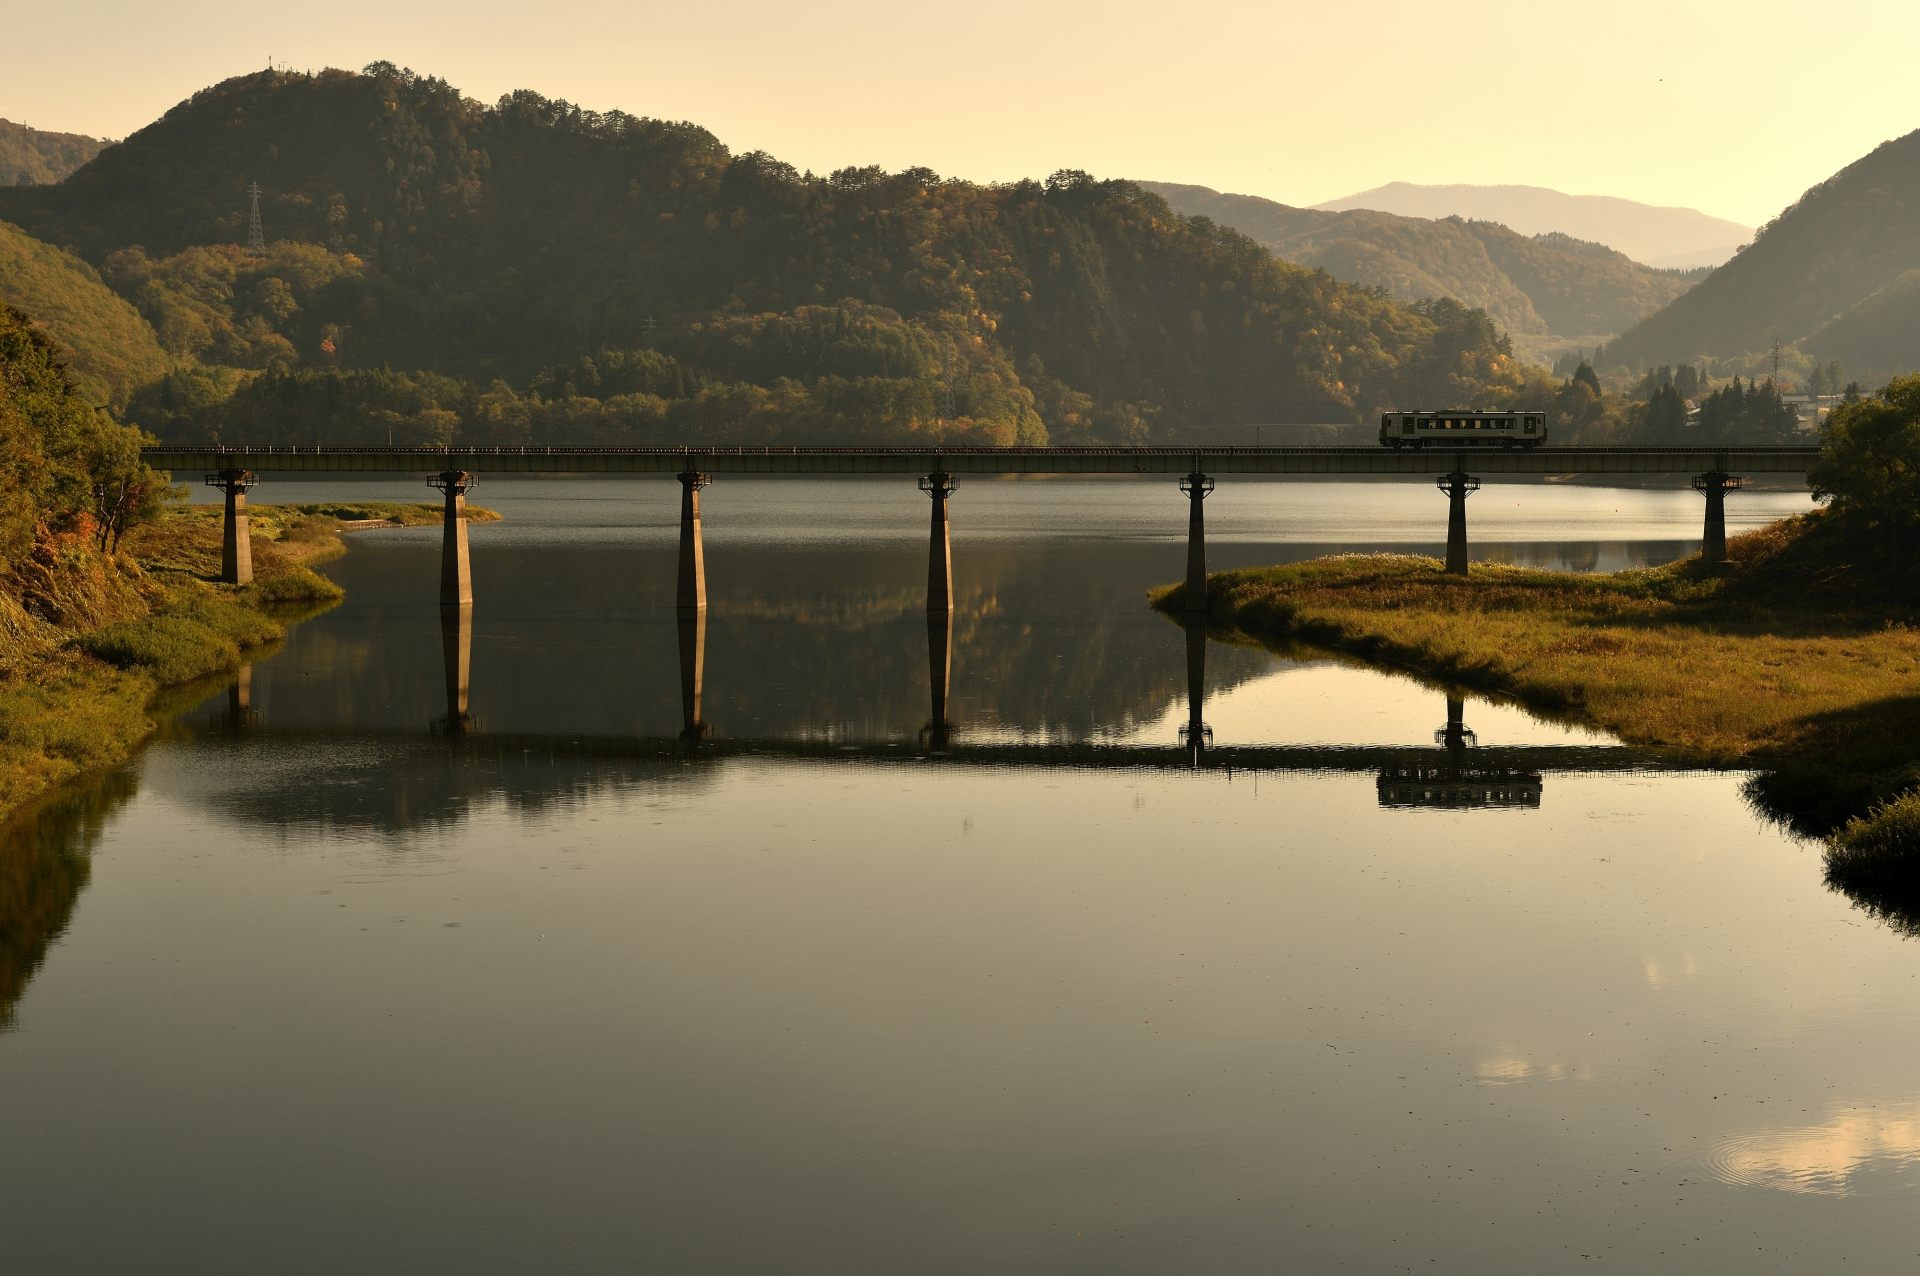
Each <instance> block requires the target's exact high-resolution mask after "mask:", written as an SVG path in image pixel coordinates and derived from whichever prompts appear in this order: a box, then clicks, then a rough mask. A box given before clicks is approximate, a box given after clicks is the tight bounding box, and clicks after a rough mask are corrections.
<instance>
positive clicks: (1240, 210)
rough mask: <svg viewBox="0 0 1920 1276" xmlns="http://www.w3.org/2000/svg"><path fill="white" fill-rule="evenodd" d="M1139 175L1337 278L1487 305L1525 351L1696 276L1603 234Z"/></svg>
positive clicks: (1591, 333) (1582, 336) (1617, 316)
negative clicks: (1264, 194)
mask: <svg viewBox="0 0 1920 1276" xmlns="http://www.w3.org/2000/svg"><path fill="white" fill-rule="evenodd" d="M1140 184H1141V185H1142V186H1143V187H1145V188H1146V189H1148V190H1150V191H1153V192H1155V193H1156V194H1159V195H1161V196H1163V197H1164V198H1165V199H1166V200H1167V202H1168V203H1169V204H1171V205H1172V206H1173V207H1174V208H1176V209H1178V210H1179V211H1181V212H1183V213H1187V214H1189V215H1196V216H1205V217H1211V218H1212V219H1214V220H1215V221H1217V222H1220V223H1221V224H1223V225H1226V226H1231V227H1233V228H1234V229H1235V230H1238V231H1241V232H1243V233H1245V234H1247V235H1250V236H1252V237H1253V238H1254V239H1255V240H1257V241H1259V242H1260V243H1261V244H1263V245H1265V246H1266V247H1268V248H1270V249H1272V250H1273V251H1274V253H1275V254H1277V255H1278V256H1280V257H1283V258H1285V259H1286V260H1288V261H1293V262H1299V263H1300V264H1302V265H1306V266H1317V267H1319V268H1321V269H1323V270H1325V271H1327V272H1328V273H1329V274H1331V275H1333V276H1334V277H1335V278H1336V279H1343V280H1346V281H1348V282H1350V283H1356V284H1365V285H1368V286H1371V287H1376V288H1385V289H1386V290H1387V291H1388V292H1390V293H1392V294H1393V295H1394V296H1396V297H1398V298H1401V299H1402V300H1407V301H1411V300H1415V299H1417V298H1421V297H1451V298H1453V299H1454V300H1456V301H1460V302H1463V303H1465V304H1467V305H1469V306H1479V307H1482V308H1483V309H1485V310H1486V311H1487V313H1488V314H1489V315H1491V316H1492V317H1493V319H1494V321H1495V322H1496V323H1498V324H1500V325H1501V326H1502V327H1504V328H1506V329H1507V331H1508V332H1509V333H1510V334H1512V336H1513V338H1514V341H1515V344H1516V345H1517V346H1518V347H1519V348H1520V349H1521V350H1522V351H1523V352H1525V353H1531V354H1535V355H1538V356H1543V357H1546V356H1551V355H1553V354H1556V353H1558V352H1559V351H1561V350H1564V349H1567V348H1571V347H1583V348H1584V347H1590V346H1593V345H1596V344H1599V343H1601V342H1604V341H1606V340H1607V339H1609V338H1610V337H1612V336H1614V335H1616V334H1618V333H1620V332H1623V331H1625V330H1626V329H1627V328H1629V327H1631V326H1632V325H1633V324H1635V323H1637V322H1638V321H1639V320H1641V319H1644V318H1646V317H1647V316H1648V315H1650V314H1652V313H1654V312H1655V311H1656V310H1658V309H1659V308H1660V307H1662V306H1664V305H1666V304H1667V303H1668V302H1669V301H1672V300H1673V299H1674V298H1675V297H1678V296H1679V295H1680V294H1681V293H1683V292H1685V291H1686V290H1687V289H1688V288H1690V287H1692V286H1693V284H1694V283H1695V282H1696V281H1697V280H1698V278H1699V277H1700V274H1695V273H1687V272H1680V271H1671V270H1655V269H1653V268H1652V267H1649V266H1643V265H1641V264H1640V263H1639V262H1637V261H1634V260H1632V259H1630V258H1628V257H1625V256H1623V255H1622V254H1620V253H1617V252H1615V251H1614V250H1613V249H1611V248H1608V247H1606V246H1605V245H1603V244H1594V243H1586V242H1584V241H1581V240H1578V239H1572V238H1569V237H1568V236H1566V235H1561V234H1540V235H1533V236H1527V235H1522V234H1519V233H1517V232H1515V231H1513V230H1509V229H1508V228H1507V227H1505V226H1503V225H1500V224H1499V223H1497V222H1490V221H1467V220H1463V219H1462V218H1459V217H1446V218H1441V219H1438V220H1430V219H1428V218H1424V217H1404V216H1400V215H1398V214H1395V213H1385V212H1375V211H1371V210H1368V209H1353V210H1349V211H1343V212H1325V211H1322V210H1319V209H1312V208H1294V207H1291V206H1290V205H1287V204H1281V203H1276V202H1275V201H1273V200H1270V199H1261V198H1259V197H1258V196H1254V195H1228V194H1222V193H1221V192H1219V191H1215V190H1210V189H1209V188H1207V187H1205V186H1180V185H1175V184H1172V183H1168V182H1142V183H1140ZM1700 273H1704V272H1700Z"/></svg>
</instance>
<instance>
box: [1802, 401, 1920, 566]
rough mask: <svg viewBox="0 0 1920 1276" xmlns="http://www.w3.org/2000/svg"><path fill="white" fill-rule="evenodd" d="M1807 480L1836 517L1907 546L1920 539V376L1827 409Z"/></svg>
mask: <svg viewBox="0 0 1920 1276" xmlns="http://www.w3.org/2000/svg"><path fill="white" fill-rule="evenodd" d="M1807 480H1808V483H1809V484H1810V485H1811V486H1812V488H1813V492H1814V495H1815V496H1816V497H1818V498H1819V499H1821V500H1826V501H1830V502H1831V503H1832V510H1833V517H1834V518H1835V519H1837V520H1841V521H1843V522H1845V523H1848V524H1852V525H1854V526H1856V527H1859V528H1862V529H1865V530H1867V531H1870V532H1873V533H1876V534H1879V535H1881V536H1884V537H1886V538H1888V539H1892V540H1897V541H1899V542H1900V543H1901V544H1902V545H1903V546H1906V547H1909V548H1910V547H1911V545H1912V542H1914V541H1915V540H1916V539H1920V375H1913V376H1905V377H1900V378H1898V379H1896V380H1894V381H1893V382H1892V383H1891V384H1889V385H1888V386H1887V388H1886V389H1884V390H1882V391H1881V392H1880V393H1879V394H1876V395H1873V396H1872V397H1870V398H1863V399H1858V400H1854V401H1851V402H1847V403H1843V404H1841V405H1840V406H1839V407H1837V408H1835V409H1834V410H1833V411H1832V412H1830V413H1828V414H1827V421H1826V442H1825V446H1824V447H1823V449H1822V451H1821V456H1820V460H1819V462H1818V463H1816V464H1815V466H1814V468H1813V469H1812V470H1811V471H1810V472H1809V473H1808V475H1807Z"/></svg>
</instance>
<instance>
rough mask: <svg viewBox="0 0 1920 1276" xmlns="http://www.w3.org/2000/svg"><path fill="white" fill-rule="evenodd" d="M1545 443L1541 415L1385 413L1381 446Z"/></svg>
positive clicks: (1448, 411)
mask: <svg viewBox="0 0 1920 1276" xmlns="http://www.w3.org/2000/svg"><path fill="white" fill-rule="evenodd" d="M1546 441H1547V415H1546V413H1544V412H1481V411H1479V410H1477V409H1473V408H1448V409H1442V410H1440V411H1437V412H1385V413H1382V414H1381V416H1380V442H1381V444H1382V445H1383V446H1385V447H1390V448H1409V447H1411V448H1531V447H1539V446H1540V445H1541V444H1542V443H1545V442H1546Z"/></svg>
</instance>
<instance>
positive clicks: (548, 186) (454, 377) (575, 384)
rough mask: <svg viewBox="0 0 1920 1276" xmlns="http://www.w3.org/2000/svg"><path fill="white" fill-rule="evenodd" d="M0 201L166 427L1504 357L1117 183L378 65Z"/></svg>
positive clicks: (1443, 391)
mask: <svg viewBox="0 0 1920 1276" xmlns="http://www.w3.org/2000/svg"><path fill="white" fill-rule="evenodd" d="M253 182H257V183H258V184H259V186H260V188H261V191H262V195H261V197H260V215H261V219H262V223H263V226H264V230H265V239H266V241H267V242H266V244H265V246H264V247H263V248H262V249H260V250H257V251H256V250H250V249H248V248H244V247H242V246H241V245H242V244H243V243H244V242H245V240H246V239H247V238H248V214H249V196H248V193H247V188H248V185H249V184H250V183H253ZM0 217H4V218H7V219H9V220H12V221H15V222H17V223H19V224H20V225H22V226H23V227H25V228H26V229H27V230H28V231H30V232H31V233H32V234H34V235H36V236H38V237H40V238H42V239H46V240H48V241H50V242H54V243H57V244H59V245H61V246H63V247H66V248H68V249H71V250H72V251H74V252H76V253H77V254H79V255H80V256H82V257H84V258H85V259H86V260H87V261H88V262H89V263H91V264H92V265H94V266H95V267H96V268H97V269H98V270H99V272H100V275H101V277H102V278H103V279H104V280H105V281H106V282H107V283H108V284H109V285H111V286H112V287H113V288H114V289H115V290H116V291H118V292H119V293H120V294H121V295H122V296H124V297H126V298H127V299H129V300H130V301H132V302H133V303H134V305H135V306H136V307H138V309H139V310H140V312H141V314H142V315H143V316H144V317H145V318H146V319H147V321H148V322H149V324H150V325H151V326H152V327H153V329H154V330H155V331H156V332H157V334H158V335H159V337H160V340H161V343H162V345H163V347H164V348H165V349H166V350H167V351H168V353H169V354H170V355H172V356H173V357H175V358H177V359H180V360H182V361H183V363H184V366H183V368H182V369H181V370H180V371H178V372H176V373H173V374H169V377H168V378H167V379H166V380H165V382H164V383H163V384H161V385H159V386H158V387H157V388H154V389H153V390H152V392H151V393H148V394H145V395H144V396H142V397H140V398H139V399H138V400H137V402H136V405H135V411H136V412H137V414H138V419H139V420H140V421H141V423H142V424H144V425H147V426H149V427H150V428H153V429H156V430H165V431H168V432H170V433H172V434H174V435H175V436H176V437H182V438H185V437H189V436H191V437H194V438H206V437H212V436H217V435H220V434H222V433H223V432H224V433H225V434H226V435H227V436H228V437H237V435H236V433H235V432H236V431H240V430H242V429H244V430H246V431H248V432H249V434H250V437H253V438H261V437H263V432H264V436H265V437H267V438H269V439H270V438H272V437H282V436H285V437H287V439H288V441H295V440H297V441H302V442H310V441H313V440H314V439H315V438H316V437H330V438H334V439H337V440H340V441H349V440H348V438H347V436H349V435H355V434H356V433H357V436H358V437H363V438H367V439H373V438H379V439H381V440H385V439H388V438H391V439H393V440H394V441H395V442H409V441H412V442H422V443H437V442H444V441H447V440H449V439H451V438H455V437H458V438H460V439H462V440H463V441H469V442H497V443H525V442H566V441H574V442H607V443H617V442H633V443H638V442H648V443H652V442H661V441H666V442H680V441H702V440H713V441H723V440H740V441H756V442H757V441H764V440H767V439H770V438H773V437H785V438H795V439H800V438H805V439H812V440H821V439H840V440H845V441H848V442H854V441H873V442H878V441H884V440H892V441H908V440H917V441H921V442H934V443H938V442H943V441H949V440H950V441H953V442H956V443H962V442H1014V441H1023V442H1025V441H1033V442H1037V441H1041V440H1043V439H1047V438H1051V439H1053V440H1054V441H1056V442H1072V441H1075V440H1094V439H1100V440H1120V439H1148V438H1155V439H1178V438H1184V437H1190V436H1191V435H1192V432H1193V431H1196V430H1208V429H1215V428H1218V427H1220V426H1222V425H1225V424H1233V423H1236V422H1246V421H1260V422H1286V421H1293V422H1353V421H1360V420H1364V419H1365V417H1366V416H1367V415H1368V414H1369V413H1371V412H1372V411H1374V410H1375V409H1377V408H1379V407H1382V406H1384V405H1388V404H1391V403H1394V402H1398V401H1406V402H1412V401H1415V400H1418V401H1423V402H1442V401H1447V402H1451V401H1456V400H1458V401H1466V400H1467V399H1468V398H1473V399H1475V401H1493V400H1495V399H1497V397H1498V394H1499V393H1500V388H1501V386H1503V385H1504V386H1507V387H1508V388H1509V389H1510V388H1511V385H1512V384H1514V383H1515V382H1516V379H1517V377H1518V376H1519V371H1520V370H1519V368H1518V367H1517V364H1516V361H1515V360H1514V359H1512V357H1511V356H1510V354H1509V353H1508V351H1507V349H1506V347H1505V345H1504V343H1503V341H1502V339H1501V337H1500V335H1499V333H1498V331H1497V330H1496V329H1495V328H1494V326H1493V325H1492V323H1491V322H1490V321H1489V320H1488V319H1487V318H1486V316H1485V315H1484V314H1480V313H1478V312H1475V311H1472V310H1470V309H1468V308H1466V307H1462V306H1458V305H1453V304H1452V303H1445V304H1438V305H1424V306H1419V307H1411V306H1406V305H1402V304H1399V303H1397V302H1394V301H1391V300H1389V299H1387V298H1385V297H1383V296H1379V295H1375V294H1373V293H1370V292H1367V291H1364V290H1362V289H1359V288H1355V287H1352V286H1349V285H1345V284H1341V283H1338V282H1336V281H1334V280H1333V279H1331V278H1329V277H1327V276H1326V275H1325V274H1322V273H1319V272H1315V271H1310V270H1305V269H1302V268H1299V267H1295V266H1291V265H1287V264H1284V263H1281V262H1277V261H1275V260H1274V259H1273V257H1272V256H1271V254H1269V253H1268V252H1267V251H1266V250H1265V249H1262V248H1261V247H1259V246H1258V245H1257V244H1255V243H1253V242H1252V241H1251V240H1249V239H1247V238H1246V237H1245V236H1243V235H1240V234H1238V233H1236V232H1233V231H1230V230H1226V229H1224V228H1222V227H1220V226H1218V225H1215V224H1213V223H1210V222H1206V221H1199V220H1191V219H1188V218H1185V217H1181V216H1179V215H1177V214H1176V213H1174V212H1173V211H1172V210H1171V209H1170V208H1169V207H1168V206H1167V204H1166V203H1165V202H1164V201H1162V200H1161V199H1160V198H1158V197H1157V196H1154V195H1152V194H1150V193H1147V192H1144V191H1142V190H1140V189H1139V188H1138V187H1136V186H1134V185H1133V184H1132V183H1129V182H1122V181H1098V180H1095V179H1093V178H1091V177H1088V176H1087V175H1086V174H1083V173H1075V172H1062V173H1057V174H1055V175H1054V176H1053V177H1051V178H1049V179H1048V180H1047V181H1045V182H1038V181H1025V182H1018V183H1013V184H1010V185H1004V186H992V187H983V186H977V185H973V184H971V183H967V182H961V181H946V180H942V179H941V178H940V177H939V176H938V175H936V174H934V173H932V172H930V171H928V170H925V169H910V170H907V171H905V172H901V173H887V172H883V171H881V170H880V169H877V168H864V169H856V168H849V169H843V170H841V171H839V172H836V173H833V174H832V175H830V176H826V177H817V176H814V175H812V174H801V173H798V172H796V171H795V170H794V169H793V168H791V167H790V166H788V165H786V164H783V163H781V162H779V161H778V160H776V159H774V158H773V157H771V156H768V155H765V154H761V153H752V154H745V155H734V154H732V153H731V152H729V151H728V150H727V148H726V147H724V146H723V145H721V143H720V142H719V141H718V140H717V139H716V138H714V137H713V136H712V135H711V134H710V133H708V132H706V131H705V130H704V129H701V128H698V127H696V126H694V125H692V124H686V123H671V122H664V121H659V120H648V119H638V118H635V117H632V116H629V115H625V114H622V113H619V112H613V113H607V114H599V113H595V112H590V111H585V110H582V109H580V108H578V107H575V106H572V105H570V104H568V103H565V102H557V101H552V100H549V99H546V98H542V97H539V96H538V95H535V94H532V93H525V92H520V93H512V94H508V95H507V96H506V97H504V98H502V99H501V100H500V101H499V102H498V103H497V104H495V105H493V106H486V105H482V104H481V103H478V102H475V101H473V100H471V99H469V98H466V97H464V96H463V95H462V94H460V93H459V92H458V91H457V90H456V89H454V88H453V87H452V86H451V85H448V84H446V83H445V82H444V81H441V80H437V79H433V78H430V77H425V76H418V75H415V74H414V73H412V72H410V71H404V70H401V69H399V68H396V67H393V66H392V65H390V64H384V63H379V64H375V65H374V66H371V67H369V68H367V70H366V71H365V72H364V73H357V74H356V73H352V72H346V71H337V70H328V71H323V72H319V73H317V74H311V75H309V74H300V73H292V72H282V71H266V72H260V73H256V74H252V75H248V76H243V77H240V78H237V79H233V80H228V81H226V82H224V83H222V84H219V85H216V86H214V87H212V88H209V89H206V90H204V91H202V92H200V93H197V94H195V95H194V96H193V97H192V98H190V99H189V100H187V101H185V102H182V103H181V104H179V105H178V106H176V107H174V108H173V109H172V110H170V111H169V112H167V114H166V115H165V116H164V117H163V118H162V119H160V120H159V121H157V122H156V123H154V124H152V125H150V126H148V127H147V128H145V129H142V130H141V131H139V132H138V133H136V134H134V135H133V136H132V137H129V138H128V139H126V140H125V141H124V142H121V143H118V144H116V145H114V146H112V147H109V148H107V149H106V150H104V151H102V152H101V153H100V154H99V155H98V156H97V157H95V158H94V159H93V160H92V161H91V162H90V163H88V164H87V165H85V166H84V167H83V168H81V169H80V170H79V171H77V172H76V173H74V174H73V175H72V176H71V177H69V178H68V179H67V180H66V181H64V182H61V183H60V184H58V185H55V186H39V187H22V188H13V189H0Z"/></svg>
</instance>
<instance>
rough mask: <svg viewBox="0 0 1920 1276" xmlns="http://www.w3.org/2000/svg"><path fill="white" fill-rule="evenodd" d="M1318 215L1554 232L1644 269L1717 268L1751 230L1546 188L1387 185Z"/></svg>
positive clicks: (1688, 211) (1689, 213)
mask: <svg viewBox="0 0 1920 1276" xmlns="http://www.w3.org/2000/svg"><path fill="white" fill-rule="evenodd" d="M1314 207H1315V208H1317V209H1319V210H1321V211H1323V212H1336V213H1337V212H1346V211H1348V210H1350V209H1355V208H1370V209H1373V210H1375V211H1377V212H1382V213H1398V214H1400V215H1401V216H1402V217H1429V218H1442V217H1465V218H1467V219H1468V220H1470V221H1493V222H1499V223H1500V224H1502V225H1503V226H1507V227H1510V228H1511V229H1513V230H1516V231H1518V232H1520V233H1521V234H1522V235H1544V234H1549V233H1552V232H1559V233H1560V234H1563V235H1571V236H1572V237H1573V238H1575V239H1584V240H1589V241H1591V242H1593V243H1596V244H1605V245H1606V246H1607V247H1609V248H1611V249H1613V250H1614V251H1615V252H1620V253H1625V254H1626V255H1627V256H1628V257H1631V258H1632V259H1633V260H1635V261H1637V262H1639V263H1640V264H1642V265H1645V266H1653V267H1656V268H1660V269H1691V268H1692V267H1695V266H1718V265H1720V264H1721V263H1722V262H1724V261H1726V260H1728V259H1729V258H1731V257H1732V256H1733V254H1734V253H1735V251H1737V250H1738V249H1739V248H1740V246H1741V245H1742V244H1745V243H1747V242H1748V241H1749V240H1751V239H1752V238H1753V228H1752V227H1751V226H1742V225H1741V224H1740V223H1738V222H1731V221H1727V220H1726V219H1725V218H1721V217H1713V216H1709V215H1708V214H1706V213H1703V212H1700V211H1698V210H1697V209H1692V208H1664V207H1659V206H1656V205H1653V204H1642V203H1638V202H1636V201H1634V200H1631V199H1620V198H1618V197H1616V196H1612V195H1568V194H1565V193H1564V192H1562V191H1556V190H1549V189H1548V188H1546V187H1544V186H1468V185H1453V186H1422V185H1418V184H1416V183H1413V182H1389V183H1387V184H1386V185H1385V186H1376V187H1374V188H1373V189H1372V190H1369V191H1361V192H1360V193H1359V194H1358V195H1348V196H1346V197H1345V198H1344V199H1334V200H1328V201H1327V202H1326V203H1324V204H1316V205H1314Z"/></svg>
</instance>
